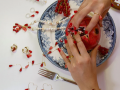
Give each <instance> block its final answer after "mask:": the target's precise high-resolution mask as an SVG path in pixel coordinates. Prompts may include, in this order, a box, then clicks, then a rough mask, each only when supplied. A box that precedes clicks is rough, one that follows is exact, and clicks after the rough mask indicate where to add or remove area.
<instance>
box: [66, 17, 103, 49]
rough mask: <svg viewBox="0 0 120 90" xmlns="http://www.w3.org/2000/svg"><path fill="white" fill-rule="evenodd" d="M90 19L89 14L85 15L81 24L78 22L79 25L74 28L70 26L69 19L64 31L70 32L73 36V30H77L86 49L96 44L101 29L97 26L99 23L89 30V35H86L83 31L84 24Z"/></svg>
mask: <svg viewBox="0 0 120 90" xmlns="http://www.w3.org/2000/svg"><path fill="white" fill-rule="evenodd" d="M90 20H91V17H89V16H86V17H85V18H84V19H83V20H82V22H81V24H80V27H79V28H78V29H77V30H75V29H74V27H70V25H69V24H70V21H71V20H70V21H69V23H68V25H67V28H66V31H65V32H70V33H71V35H72V36H73V38H74V32H76V31H77V32H79V34H80V36H81V39H82V41H83V43H84V45H85V47H86V49H87V50H88V51H89V50H92V49H93V48H94V47H96V46H97V44H98V42H99V40H100V36H101V30H100V27H99V24H97V25H96V26H95V27H94V28H93V29H92V30H91V31H90V32H89V35H87V34H86V33H85V28H86V26H88V24H89V22H90Z"/></svg>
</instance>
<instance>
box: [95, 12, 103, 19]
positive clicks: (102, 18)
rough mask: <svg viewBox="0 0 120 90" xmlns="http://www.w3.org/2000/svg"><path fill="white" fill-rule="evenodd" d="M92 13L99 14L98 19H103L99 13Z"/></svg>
mask: <svg viewBox="0 0 120 90" xmlns="http://www.w3.org/2000/svg"><path fill="white" fill-rule="evenodd" d="M94 14H96V15H99V20H102V19H103V18H102V16H101V15H100V14H99V13H94Z"/></svg>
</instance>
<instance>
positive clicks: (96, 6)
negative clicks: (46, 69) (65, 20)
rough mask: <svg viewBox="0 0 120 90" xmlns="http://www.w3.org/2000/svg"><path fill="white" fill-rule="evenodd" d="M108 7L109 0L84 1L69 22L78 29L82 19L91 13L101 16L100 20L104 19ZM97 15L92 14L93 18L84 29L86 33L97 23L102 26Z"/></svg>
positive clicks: (109, 4)
mask: <svg viewBox="0 0 120 90" xmlns="http://www.w3.org/2000/svg"><path fill="white" fill-rule="evenodd" d="M110 6H111V0H84V1H83V3H82V5H81V6H80V7H79V9H78V12H77V13H76V14H75V16H74V17H73V19H72V20H71V23H73V25H74V26H75V27H76V28H78V27H79V25H80V23H81V21H82V20H83V18H84V17H85V16H86V15H87V14H88V13H90V12H91V11H92V12H94V13H98V14H99V15H101V16H102V18H104V16H105V15H106V14H107V12H108V10H109V8H110ZM98 14H94V16H93V17H92V19H91V22H90V23H89V25H88V26H87V28H86V30H87V31H89V32H90V31H91V30H92V28H93V27H94V26H95V25H96V24H97V23H98V22H99V24H100V26H102V20H100V21H99V15H98Z"/></svg>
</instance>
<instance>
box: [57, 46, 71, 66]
mask: <svg viewBox="0 0 120 90" xmlns="http://www.w3.org/2000/svg"><path fill="white" fill-rule="evenodd" d="M58 51H59V53H60V55H61V56H62V58H63V60H64V61H65V63H66V65H67V66H68V68H70V61H69V59H67V58H66V55H65V53H64V52H63V51H62V50H61V49H60V48H58Z"/></svg>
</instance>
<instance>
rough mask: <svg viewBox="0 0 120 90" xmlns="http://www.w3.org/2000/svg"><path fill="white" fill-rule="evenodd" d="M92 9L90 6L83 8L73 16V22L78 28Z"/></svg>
mask: <svg viewBox="0 0 120 90" xmlns="http://www.w3.org/2000/svg"><path fill="white" fill-rule="evenodd" d="M90 11H91V8H89V6H87V7H85V8H83V9H82V10H81V11H80V12H78V13H76V14H75V16H74V17H73V19H72V20H71V23H73V25H74V26H75V27H76V28H78V27H79V25H80V23H81V21H82V20H83V18H84V17H85V16H86V15H87V14H88V13H89V12H90Z"/></svg>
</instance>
